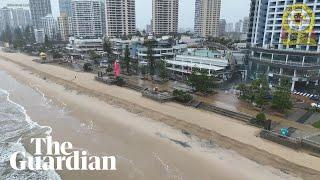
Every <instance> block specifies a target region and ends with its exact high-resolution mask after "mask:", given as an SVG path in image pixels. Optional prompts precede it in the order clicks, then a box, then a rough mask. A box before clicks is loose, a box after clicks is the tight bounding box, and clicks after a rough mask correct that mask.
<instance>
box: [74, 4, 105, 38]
mask: <svg viewBox="0 0 320 180" xmlns="http://www.w3.org/2000/svg"><path fill="white" fill-rule="evenodd" d="M71 11H72V29H73V36H75V37H77V38H101V37H102V32H103V31H102V29H103V28H102V19H103V17H102V16H103V13H102V4H101V1H100V0H72V1H71Z"/></svg>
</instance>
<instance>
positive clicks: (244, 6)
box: [0, 0, 250, 29]
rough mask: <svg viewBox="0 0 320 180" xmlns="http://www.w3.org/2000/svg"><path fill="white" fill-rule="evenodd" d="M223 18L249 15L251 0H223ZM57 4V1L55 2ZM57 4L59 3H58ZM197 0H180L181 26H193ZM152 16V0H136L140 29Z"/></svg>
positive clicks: (3, 1)
mask: <svg viewBox="0 0 320 180" xmlns="http://www.w3.org/2000/svg"><path fill="white" fill-rule="evenodd" d="M53 1H57V0H53ZM7 2H10V3H13V2H28V0H0V7H1V6H3V5H4V4H6V3H7ZM221 3H222V5H221V19H226V20H227V22H233V23H235V22H237V21H239V20H240V19H243V18H244V17H245V16H249V7H250V0H221ZM55 4H56V3H55ZM56 6H57V4H56ZM194 6H195V0H180V5H179V27H180V28H193V26H194ZM151 18H152V0H136V21H137V27H138V28H139V29H144V28H145V27H146V25H147V24H150V20H151Z"/></svg>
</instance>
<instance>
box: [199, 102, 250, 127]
mask: <svg viewBox="0 0 320 180" xmlns="http://www.w3.org/2000/svg"><path fill="white" fill-rule="evenodd" d="M196 108H198V109H202V110H206V111H210V112H214V113H217V114H221V115H223V116H227V117H230V118H233V119H237V120H240V121H243V122H246V123H249V122H250V120H251V119H253V118H254V117H252V116H249V115H247V114H243V113H239V112H234V111H230V110H227V109H223V108H219V107H217V106H214V105H211V104H208V103H204V102H199V103H198V104H196Z"/></svg>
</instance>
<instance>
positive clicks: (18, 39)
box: [13, 28, 26, 48]
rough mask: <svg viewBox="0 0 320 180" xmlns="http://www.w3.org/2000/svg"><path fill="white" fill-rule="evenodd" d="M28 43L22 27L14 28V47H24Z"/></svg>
mask: <svg viewBox="0 0 320 180" xmlns="http://www.w3.org/2000/svg"><path fill="white" fill-rule="evenodd" d="M25 45H26V41H25V38H24V36H23V33H22V31H21V29H20V28H16V29H15V30H14V35H13V47H14V48H22V47H24V46H25Z"/></svg>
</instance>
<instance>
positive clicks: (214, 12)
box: [194, 0, 221, 37]
mask: <svg viewBox="0 0 320 180" xmlns="http://www.w3.org/2000/svg"><path fill="white" fill-rule="evenodd" d="M220 9H221V0H196V4H195V27H194V31H195V34H196V35H198V36H202V37H206V36H213V37H217V36H219V31H220V29H219V25H220Z"/></svg>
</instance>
